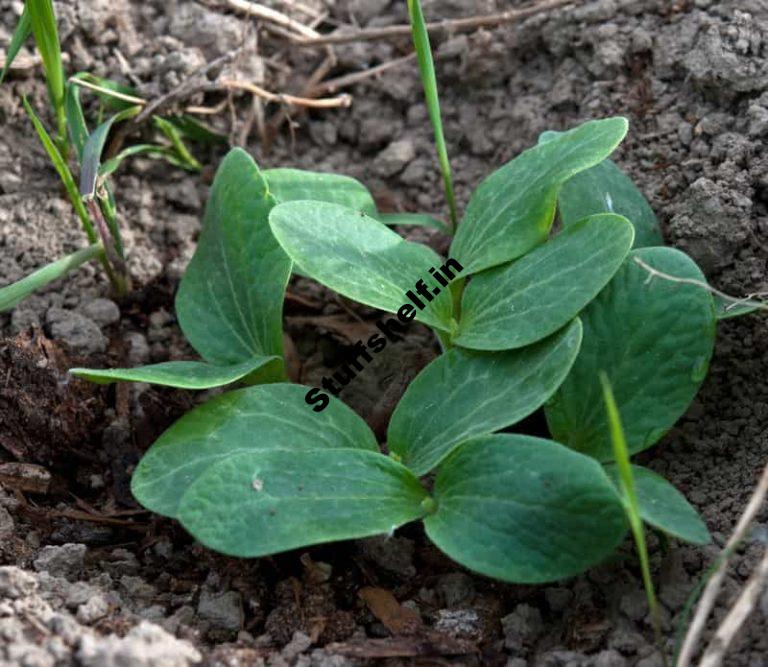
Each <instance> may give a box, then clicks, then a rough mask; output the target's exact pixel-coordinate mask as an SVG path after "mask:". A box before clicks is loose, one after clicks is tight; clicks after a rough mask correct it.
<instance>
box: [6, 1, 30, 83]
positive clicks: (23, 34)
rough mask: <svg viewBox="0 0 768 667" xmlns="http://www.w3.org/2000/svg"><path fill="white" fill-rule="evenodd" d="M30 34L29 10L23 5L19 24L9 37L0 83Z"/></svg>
mask: <svg viewBox="0 0 768 667" xmlns="http://www.w3.org/2000/svg"><path fill="white" fill-rule="evenodd" d="M31 34H32V22H31V21H30V20H29V10H28V9H27V6H26V5H24V11H22V12H21V17H20V18H19V22H18V23H17V24H16V28H15V29H14V31H13V35H12V36H11V42H10V44H8V49H7V50H6V53H5V64H4V65H3V71H2V72H0V83H2V82H3V81H4V80H5V77H6V75H7V74H8V70H10V69H11V65H12V64H13V61H14V60H15V58H16V56H17V55H19V51H20V50H21V47H22V46H23V45H24V42H26V41H27V37H29V36H30V35H31Z"/></svg>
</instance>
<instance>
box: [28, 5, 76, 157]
mask: <svg viewBox="0 0 768 667" xmlns="http://www.w3.org/2000/svg"><path fill="white" fill-rule="evenodd" d="M26 8H27V10H28V11H29V21H30V24H31V28H32V33H33V34H34V36H35V43H36V44H37V49H38V51H40V57H41V58H42V60H43V69H44V70H45V78H46V82H47V84H48V93H49V95H50V97H51V106H52V107H53V112H54V114H55V116H56V127H57V132H58V136H57V139H56V142H57V144H58V148H59V151H60V152H61V154H62V155H63V156H65V157H66V155H67V153H68V152H69V150H68V147H69V143H68V141H67V115H66V112H65V110H64V82H65V75H64V66H63V65H62V62H61V45H60V44H59V31H58V29H57V27H56V15H55V13H54V11H53V1H52V0H27V4H26Z"/></svg>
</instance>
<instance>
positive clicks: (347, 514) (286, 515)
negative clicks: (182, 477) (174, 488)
mask: <svg viewBox="0 0 768 667" xmlns="http://www.w3.org/2000/svg"><path fill="white" fill-rule="evenodd" d="M425 499H427V493H426V491H424V489H423V488H422V487H421V485H420V484H419V481H418V480H417V479H416V478H415V477H414V476H413V473H411V472H410V471H409V470H408V469H407V468H405V467H403V466H401V465H400V464H399V463H395V462H394V461H393V460H392V459H389V458H387V457H386V456H384V455H382V454H380V453H378V452H368V451H361V450H354V449H331V450H327V449H326V450H319V451H318V450H309V449H305V450H303V451H295V450H286V449H278V450H272V451H268V452H246V453H240V454H235V455H232V456H229V457H227V458H226V459H224V460H222V461H220V462H219V463H216V464H215V465H213V466H211V467H210V468H209V469H208V470H206V471H205V472H204V473H203V474H202V475H200V477H199V478H198V479H197V480H196V481H195V482H194V483H193V484H192V485H191V486H190V487H189V489H188V490H187V492H186V493H185V494H184V498H183V499H182V501H181V506H180V507H179V519H180V521H181V523H182V524H183V525H184V527H185V528H186V529H187V530H189V532H190V533H192V534H193V535H194V536H195V537H196V538H197V539H198V540H200V541H201V542H202V543H203V544H205V545H206V546H208V547H210V548H212V549H216V550H217V551H221V552H223V553H226V554H229V555H232V556H241V557H255V556H266V555H268V554H273V553H277V552H280V551H287V550H289V549H295V548H297V547H304V546H308V545H310V544H319V543H322V542H331V541H334V540H346V539H353V538H360V537H369V536H371V535H377V534H380V533H391V532H392V531H393V530H394V529H395V528H397V527H398V526H401V525H402V524H404V523H408V522H409V521H413V520H415V519H418V518H420V517H421V516H423V514H424V510H423V509H422V503H423V502H424V501H425Z"/></svg>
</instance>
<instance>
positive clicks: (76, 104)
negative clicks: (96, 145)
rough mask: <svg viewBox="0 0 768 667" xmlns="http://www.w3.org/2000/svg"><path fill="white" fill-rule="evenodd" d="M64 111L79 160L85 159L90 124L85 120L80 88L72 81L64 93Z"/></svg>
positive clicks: (70, 137) (71, 140)
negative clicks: (84, 150) (84, 153)
mask: <svg viewBox="0 0 768 667" xmlns="http://www.w3.org/2000/svg"><path fill="white" fill-rule="evenodd" d="M64 112H65V113H66V114H67V129H68V130H69V140H70V142H71V143H72V145H73V146H74V147H75V152H76V153H77V158H78V160H82V159H83V149H84V148H85V142H86V141H88V135H89V134H90V133H89V132H88V125H87V123H86V122H85V114H84V113H83V105H82V103H81V102H80V88H78V87H77V86H76V85H74V84H72V83H68V84H67V90H66V93H65V95H64Z"/></svg>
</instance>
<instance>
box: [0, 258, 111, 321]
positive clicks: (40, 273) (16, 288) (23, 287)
mask: <svg viewBox="0 0 768 667" xmlns="http://www.w3.org/2000/svg"><path fill="white" fill-rule="evenodd" d="M102 255H103V251H102V249H101V245H100V244H98V243H97V244H94V245H92V246H89V247H87V248H83V249H82V250H78V251H77V252H73V253H72V254H71V255H67V256H66V257H62V258H61V259H57V260H56V261H55V262H51V263H50V264H47V265H46V266H44V267H42V268H40V269H38V270H37V271H34V272H33V273H30V274H29V275H28V276H25V277H24V278H22V279H21V280H18V281H16V282H15V283H13V284H11V285H8V286H6V287H3V288H0V312H3V311H6V310H10V309H11V308H13V307H14V306H15V305H16V304H17V303H19V302H20V301H21V300H22V299H26V298H27V297H28V296H29V295H30V294H32V292H34V291H35V290H38V289H40V288H41V287H44V286H45V285H47V284H48V283H52V282H53V281H54V280H57V279H59V278H61V277H62V276H63V275H65V274H66V273H68V272H69V271H72V270H74V269H76V268H78V267H79V266H82V265H83V264H85V263H86V262H89V261H90V260H92V259H95V258H97V257H101V256H102Z"/></svg>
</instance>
